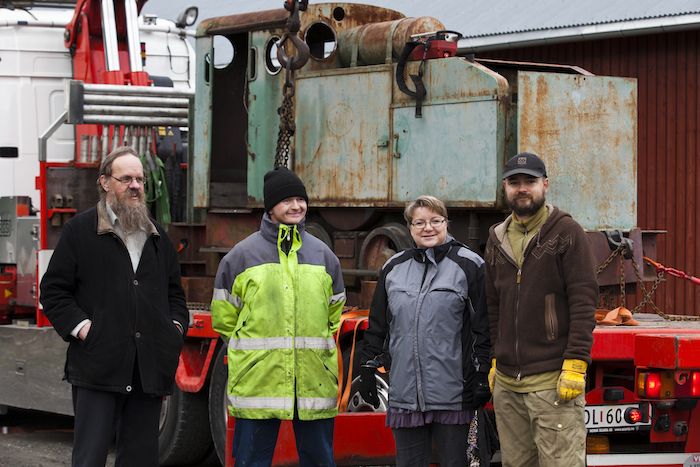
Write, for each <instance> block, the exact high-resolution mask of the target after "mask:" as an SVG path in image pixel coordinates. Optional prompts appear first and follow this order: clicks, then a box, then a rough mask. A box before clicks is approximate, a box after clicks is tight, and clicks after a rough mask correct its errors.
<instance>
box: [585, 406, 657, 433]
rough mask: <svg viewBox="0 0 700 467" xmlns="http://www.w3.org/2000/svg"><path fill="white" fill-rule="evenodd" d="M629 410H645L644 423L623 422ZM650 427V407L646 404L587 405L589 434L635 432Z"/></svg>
mask: <svg viewBox="0 0 700 467" xmlns="http://www.w3.org/2000/svg"><path fill="white" fill-rule="evenodd" d="M629 408H636V409H640V410H645V408H646V410H647V412H646V417H645V419H646V421H641V422H637V423H629V422H627V421H626V420H625V411H626V410H627V409H629ZM650 426H651V406H650V405H648V404H641V405H640V404H627V405H587V406H586V428H587V429H588V432H589V433H601V432H611V431H636V430H639V429H643V428H649V427H650Z"/></svg>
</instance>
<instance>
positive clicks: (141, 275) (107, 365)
mask: <svg viewBox="0 0 700 467" xmlns="http://www.w3.org/2000/svg"><path fill="white" fill-rule="evenodd" d="M144 184H145V179H144V174H143V166H142V164H141V161H140V159H139V158H138V156H137V155H136V153H135V152H134V150H133V149H131V148H130V147H126V146H124V147H119V148H116V149H115V150H114V151H112V152H111V153H110V154H109V155H108V156H107V157H105V158H104V160H103V161H102V163H101V165H100V172H99V178H98V180H97V190H98V192H99V195H100V199H99V202H98V203H97V206H96V207H93V208H91V209H88V210H87V211H85V212H82V213H80V214H78V215H77V216H75V217H74V218H73V219H71V220H70V221H69V222H68V223H67V224H66V225H65V226H64V227H63V230H62V231H61V237H60V239H59V241H58V244H57V246H56V249H55V250H54V252H53V255H52V257H51V261H50V263H49V266H48V269H47V271H46V273H45V274H44V276H43V278H42V281H41V303H42V305H43V307H44V312H45V313H46V316H47V317H48V318H49V320H50V321H51V324H53V326H54V328H55V329H56V332H58V334H59V335H60V336H61V337H62V338H63V339H64V340H66V341H67V342H68V343H69V346H68V351H67V356H66V366H65V379H66V380H67V381H68V382H69V383H70V384H71V385H72V396H73V409H74V412H75V428H74V440H73V457H72V465H73V467H76V466H90V467H93V466H99V465H105V462H106V460H107V451H108V449H109V447H110V445H111V443H112V441H113V440H114V439H115V437H116V466H129V467H132V466H144V467H145V466H148V467H153V466H157V465H158V422H159V416H160V408H161V401H162V398H163V396H164V395H167V394H170V393H172V388H173V382H174V377H175V370H176V368H177V365H178V358H179V354H180V349H181V348H182V344H183V339H184V335H185V331H186V330H187V324H188V311H187V307H186V305H185V297H184V292H183V290H182V287H181V284H180V266H179V263H178V258H177V253H176V251H175V248H174V247H173V245H172V243H171V242H170V240H169V239H168V236H167V235H166V233H165V231H164V230H163V228H162V227H161V226H160V225H158V224H157V223H156V222H154V221H153V220H151V219H150V216H149V212H148V208H147V206H146V203H145V194H144Z"/></svg>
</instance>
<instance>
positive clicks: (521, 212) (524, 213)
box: [507, 196, 545, 217]
mask: <svg viewBox="0 0 700 467" xmlns="http://www.w3.org/2000/svg"><path fill="white" fill-rule="evenodd" d="M529 199H530V203H529V204H528V205H526V206H524V205H521V204H518V203H517V201H518V200H519V199H518V198H514V199H512V200H510V199H509V200H507V203H508V207H509V208H510V209H511V211H513V212H514V213H515V215H516V216H517V217H531V216H534V215H535V214H537V211H539V210H540V208H541V207H542V206H544V202H545V199H544V196H541V197H539V198H536V197H530V198H529Z"/></svg>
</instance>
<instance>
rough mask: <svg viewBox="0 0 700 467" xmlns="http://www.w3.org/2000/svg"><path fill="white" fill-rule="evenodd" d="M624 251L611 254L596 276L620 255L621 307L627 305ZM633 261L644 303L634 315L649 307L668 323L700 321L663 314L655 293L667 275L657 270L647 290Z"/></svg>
mask: <svg viewBox="0 0 700 467" xmlns="http://www.w3.org/2000/svg"><path fill="white" fill-rule="evenodd" d="M623 250H624V246H623V245H618V247H617V248H616V249H615V250H614V251H613V252H612V253H610V256H608V257H607V258H606V259H605V261H603V262H602V263H601V264H600V266H598V269H597V270H596V275H600V273H601V272H603V271H604V270H605V268H607V267H608V266H609V265H610V263H612V261H613V260H614V259H615V257H616V256H618V255H620V306H624V305H625V267H624V259H623V257H622V255H621V253H622V251H623ZM631 261H632V267H633V269H634V275H635V276H636V278H637V284H639V287H640V289H641V291H642V295H643V298H642V301H641V302H639V303H638V304H637V306H635V307H634V309H633V310H632V314H635V313H638V312H639V311H640V310H641V309H642V307H644V305H647V304H648V305H649V306H650V307H651V309H652V310H654V312H655V313H656V314H657V315H659V316H660V317H662V318H663V319H665V320H667V321H700V316H693V315H669V314H668V313H665V312H663V311H662V310H661V309H660V308H659V307H658V306H657V305H656V303H654V299H653V296H654V293H655V292H656V289H657V288H658V287H659V284H661V281H662V280H663V279H664V276H665V273H664V271H663V270H657V271H656V279H654V283H653V284H652V285H651V288H649V289H647V287H646V286H645V285H644V281H643V280H642V275H641V273H640V272H639V265H638V264H637V262H636V261H635V260H634V257H632V259H631Z"/></svg>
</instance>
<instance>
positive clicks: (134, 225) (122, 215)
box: [107, 189, 151, 234]
mask: <svg viewBox="0 0 700 467" xmlns="http://www.w3.org/2000/svg"><path fill="white" fill-rule="evenodd" d="M132 193H133V191H132V190H131V189H129V190H127V191H125V192H124V193H122V194H120V195H117V194H116V193H114V192H111V193H109V194H108V197H107V200H108V201H109V205H110V207H111V208H112V211H114V214H116V215H117V218H118V219H119V225H120V226H121V228H122V229H123V230H124V232H125V233H128V234H129V233H134V232H137V231H139V230H141V231H144V232H146V231H148V226H149V224H150V222H151V221H150V213H149V212H148V207H147V206H146V197H145V195H144V193H143V192H141V191H139V192H138V193H139V197H138V199H139V202H138V203H137V204H133V203H131V202H129V200H130V199H131V198H132V196H131V195H132ZM110 195H111V196H110Z"/></svg>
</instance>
